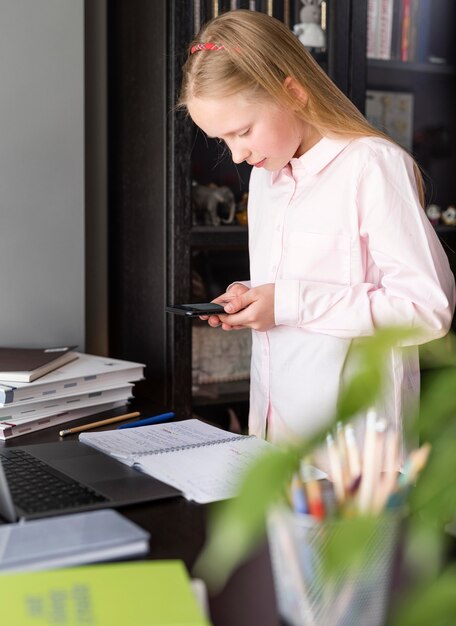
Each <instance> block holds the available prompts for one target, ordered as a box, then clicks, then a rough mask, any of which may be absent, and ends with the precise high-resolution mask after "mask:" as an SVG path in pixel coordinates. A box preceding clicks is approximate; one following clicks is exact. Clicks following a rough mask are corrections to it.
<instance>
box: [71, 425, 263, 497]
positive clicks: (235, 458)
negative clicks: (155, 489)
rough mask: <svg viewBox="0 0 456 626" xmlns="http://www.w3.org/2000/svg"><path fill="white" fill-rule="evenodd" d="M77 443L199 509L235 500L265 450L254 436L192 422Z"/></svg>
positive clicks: (118, 432) (85, 438) (99, 434)
mask: <svg viewBox="0 0 456 626" xmlns="http://www.w3.org/2000/svg"><path fill="white" fill-rule="evenodd" d="M79 440H80V441H81V442H82V443H85V444H87V445H90V446H93V447H95V448H97V449H98V450H101V451H102V452H105V453H106V454H109V455H110V456H112V457H114V458H115V459H117V460H119V461H122V462H123V463H126V464H127V465H130V466H131V467H136V468H137V469H138V470H140V471H142V472H145V473H147V474H149V475H151V476H153V477H154V478H157V479H158V480H161V481H163V482H165V483H167V484H169V485H172V486H173V487H176V488H177V489H179V490H180V491H182V493H183V495H184V496H185V498H187V500H194V501H195V502H199V503H202V504H204V503H208V502H215V501H217V500H225V499H227V498H231V497H233V496H235V495H236V494H237V491H238V487H239V482H240V480H241V478H242V476H243V474H244V473H245V471H246V470H247V468H248V467H249V466H250V465H251V463H252V462H253V461H254V460H255V459H256V458H257V457H258V456H259V455H260V454H262V453H264V452H265V451H266V450H268V449H270V447H271V444H270V443H268V442H267V441H264V440H262V439H258V438H257V437H254V436H247V435H237V434H233V433H230V432H227V431H225V430H222V429H221V428H217V427H216V426H211V425H210V424H206V423H205V422H201V421H200V420H197V419H188V420H184V421H182V422H172V423H167V424H155V425H152V426H140V427H137V428H128V429H124V430H109V431H105V432H96V433H91V432H85V433H81V434H80V435H79Z"/></svg>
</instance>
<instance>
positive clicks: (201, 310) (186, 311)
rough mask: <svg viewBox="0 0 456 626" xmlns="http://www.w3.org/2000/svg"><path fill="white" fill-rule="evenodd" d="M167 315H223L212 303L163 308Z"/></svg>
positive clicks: (220, 307)
mask: <svg viewBox="0 0 456 626" xmlns="http://www.w3.org/2000/svg"><path fill="white" fill-rule="evenodd" d="M165 310H166V311H167V313H177V315H186V316H187V317H199V316H200V315H212V314H217V313H225V311H224V309H223V307H222V306H221V305H220V304H215V303H214V302H197V303H195V304H174V305H173V306H167V307H166V308H165Z"/></svg>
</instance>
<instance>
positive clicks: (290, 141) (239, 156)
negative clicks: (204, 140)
mask: <svg viewBox="0 0 456 626" xmlns="http://www.w3.org/2000/svg"><path fill="white" fill-rule="evenodd" d="M187 109H188V112H189V114H190V117H191V118H192V120H193V121H194V122H195V124H196V125H197V126H199V127H200V128H201V130H203V131H204V132H205V133H206V134H207V135H208V136H209V137H216V138H218V139H222V140H223V141H224V142H225V143H226V145H227V146H228V148H229V150H230V152H231V156H232V159H233V161H234V163H242V162H243V161H247V163H249V164H250V165H254V166H255V167H264V168H265V169H267V170H270V171H276V170H280V169H282V168H283V167H285V165H287V163H289V161H290V159H292V158H293V157H300V156H301V155H302V154H304V152H306V151H307V150H308V149H309V148H311V147H312V146H313V145H314V144H315V143H317V141H318V140H319V139H320V135H319V134H318V133H317V132H316V130H315V128H314V127H312V126H310V124H307V123H306V122H304V121H302V120H299V119H298V118H297V117H296V116H295V115H294V114H293V113H292V112H291V111H289V110H288V109H285V108H283V107H280V106H279V105H277V104H276V103H275V102H273V101H272V100H260V101H259V102H252V100H249V99H248V98H246V97H245V96H243V95H242V93H237V94H234V95H232V96H226V97H224V98H215V99H210V98H192V99H191V100H190V101H189V102H188V103H187Z"/></svg>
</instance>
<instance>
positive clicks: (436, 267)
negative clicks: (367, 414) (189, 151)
mask: <svg viewBox="0 0 456 626" xmlns="http://www.w3.org/2000/svg"><path fill="white" fill-rule="evenodd" d="M249 249H250V274H251V281H250V283H251V286H252V287H255V286H258V285H262V284H265V283H275V322H276V326H275V327H274V328H272V329H271V330H270V331H268V332H257V331H253V339H252V366H251V392H250V418H249V426H250V431H251V432H252V433H253V434H255V435H257V436H259V437H264V436H265V434H266V424H268V437H269V438H271V439H272V440H276V441H277V440H283V439H286V440H293V439H296V437H301V436H303V437H305V436H307V435H310V434H311V433H312V432H313V431H315V429H316V428H319V427H321V426H322V425H324V423H325V422H327V421H328V420H329V419H330V418H332V417H333V413H334V409H335V406H336V400H337V396H338V392H339V387H340V384H341V382H342V381H343V380H344V376H346V375H347V372H346V365H345V364H346V357H347V351H348V349H349V347H350V344H351V341H352V339H353V338H355V337H360V336H366V335H371V334H372V333H373V332H374V331H375V328H377V327H379V326H385V325H402V326H404V325H407V326H411V327H419V328H421V329H423V330H424V332H425V335H424V341H428V340H431V339H435V338H437V337H440V336H442V335H444V334H446V332H447V331H448V330H449V328H450V325H451V320H452V316H453V311H454V303H455V286H454V278H453V275H452V272H451V270H450V267H449V264H448V260H447V257H446V254H445V252H444V251H443V249H442V247H441V245H440V242H439V240H438V238H437V236H436V234H435V232H434V230H433V228H432V226H431V224H430V223H429V221H428V219H427V217H426V215H425V213H424V211H423V209H422V208H421V206H420V204H419V200H418V195H417V190H416V184H415V178H414V174H413V167H412V161H411V159H410V158H409V157H408V155H406V154H405V153H404V152H403V151H402V150H401V149H400V148H398V147H397V146H395V145H394V144H392V143H390V142H387V141H385V140H382V139H379V138H373V137H370V138H367V137H366V138H360V139H354V140H348V139H329V138H323V139H321V140H320V141H319V142H318V143H317V144H316V145H315V146H314V147H313V148H311V149H310V150H309V151H308V152H306V153H305V154H304V155H303V156H301V157H300V158H297V159H292V160H291V162H290V164H289V165H287V166H286V167H285V168H283V169H282V170H280V171H277V172H269V171H267V170H264V169H254V170H253V172H252V175H251V180H250V195H249ZM418 392H419V365H418V351H417V348H416V347H415V346H411V347H407V348H402V349H397V350H394V351H393V352H392V354H391V359H390V363H389V391H388V393H387V394H385V395H386V397H385V398H384V402H383V404H382V407H381V413H382V415H383V417H386V418H387V420H389V421H390V422H391V423H393V424H394V425H395V426H396V427H399V428H400V424H401V416H402V414H403V412H404V411H405V408H406V405H407V404H408V402H414V401H416V400H417V396H418Z"/></svg>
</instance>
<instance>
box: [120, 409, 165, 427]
mask: <svg viewBox="0 0 456 626" xmlns="http://www.w3.org/2000/svg"><path fill="white" fill-rule="evenodd" d="M173 417H174V413H162V414H161V415H154V416H153V417H145V418H144V419H143V420H138V421H137V422H128V424H122V426H117V429H118V430H121V429H122V428H136V426H150V425H151V424H159V423H160V422H166V420H170V419H172V418H173Z"/></svg>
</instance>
